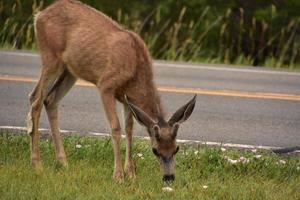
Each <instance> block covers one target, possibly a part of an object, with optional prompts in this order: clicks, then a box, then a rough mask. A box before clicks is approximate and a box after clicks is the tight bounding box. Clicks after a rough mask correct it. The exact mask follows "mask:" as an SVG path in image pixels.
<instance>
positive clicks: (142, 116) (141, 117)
mask: <svg viewBox="0 0 300 200" xmlns="http://www.w3.org/2000/svg"><path fill="white" fill-rule="evenodd" d="M125 101H126V103H127V106H128V107H129V110H130V111H131V113H132V114H133V116H134V118H135V119H136V121H137V122H138V123H140V124H141V125H143V126H145V127H147V128H152V127H153V126H154V125H155V124H156V123H155V122H154V121H153V119H151V117H149V116H148V115H147V114H146V113H145V112H144V111H142V109H140V108H139V107H137V106H136V105H134V104H132V103H131V102H129V100H128V99H127V97H126V96H125Z"/></svg>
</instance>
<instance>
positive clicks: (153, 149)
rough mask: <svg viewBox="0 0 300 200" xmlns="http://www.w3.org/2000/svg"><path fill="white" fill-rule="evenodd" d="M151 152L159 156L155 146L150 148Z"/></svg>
mask: <svg viewBox="0 0 300 200" xmlns="http://www.w3.org/2000/svg"><path fill="white" fill-rule="evenodd" d="M152 152H153V153H154V155H156V156H157V157H158V156H159V153H158V151H157V149H156V148H152Z"/></svg>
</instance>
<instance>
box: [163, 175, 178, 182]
mask: <svg viewBox="0 0 300 200" xmlns="http://www.w3.org/2000/svg"><path fill="white" fill-rule="evenodd" d="M174 180H175V176H174V174H171V175H164V177H163V181H164V182H172V181H174Z"/></svg>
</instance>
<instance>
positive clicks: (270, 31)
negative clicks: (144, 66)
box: [0, 0, 300, 68]
mask: <svg viewBox="0 0 300 200" xmlns="http://www.w3.org/2000/svg"><path fill="white" fill-rule="evenodd" d="M51 2H52V1H50V0H27V1H20V0H11V1H8V0H4V1H2V2H0V14H1V15H0V22H1V23H0V28H1V32H0V44H1V45H2V46H12V47H13V48H17V49H20V48H35V40H34V32H33V16H34V13H36V12H37V11H39V10H41V9H43V8H44V7H46V6H47V5H49V4H50V3H51ZM83 2H84V3H87V4H89V5H91V6H93V7H95V8H97V9H99V10H101V11H103V12H104V13H106V14H107V15H109V16H111V17H112V18H113V19H115V20H116V21H118V22H119V23H121V24H123V26H124V27H126V28H128V29H131V30H134V31H135V32H138V33H139V34H140V35H141V36H142V37H143V39H144V40H145V42H146V43H147V45H148V47H149V49H150V51H151V53H152V55H153V57H154V58H156V59H167V60H182V61H196V62H210V63H235V64H249V65H266V66H273V67H290V68H293V67H295V65H296V63H299V61H300V54H299V50H300V36H299V33H300V28H299V22H300V15H299V10H300V1H298V0H290V1H282V0H273V1H261V0H244V1H240V0H227V1H220V0H182V1H176V0H167V1H163V2H161V1H158V0H143V1H136V0H135V1H134V0H131V1H130V0H123V1H118V0H109V1H108V0H102V1H96V0H85V1H83Z"/></svg>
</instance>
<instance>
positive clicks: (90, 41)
mask: <svg viewBox="0 0 300 200" xmlns="http://www.w3.org/2000/svg"><path fill="white" fill-rule="evenodd" d="M36 32H37V39H38V41H39V40H43V41H47V44H46V45H47V48H50V49H51V50H52V51H53V52H54V53H55V54H56V55H57V56H58V57H60V58H61V60H62V61H63V62H65V64H66V65H67V66H68V69H69V70H70V71H71V73H73V74H74V75H75V76H77V77H80V78H82V79H85V80H87V81H90V82H93V83H95V84H97V83H98V82H99V80H100V79H101V77H102V76H103V74H105V73H108V72H111V74H113V72H119V73H127V74H128V75H131V76H133V75H134V74H135V68H136V66H137V65H138V64H139V63H140V62H145V61H146V62H150V58H149V54H148V51H147V49H146V48H145V45H144V43H143V42H142V40H141V39H140V38H139V37H138V36H137V35H136V34H134V33H131V32H129V31H126V30H124V29H122V28H121V27H120V26H119V25H118V24H117V23H116V22H114V21H113V20H111V19H110V18H108V17H107V16H105V15H104V14H102V13H101V12H99V11H97V10H95V9H93V8H91V7H88V6H86V5H84V4H82V3H80V2H77V1H73V0H61V1H57V2H56V3H54V4H53V5H51V6H49V7H48V8H47V9H45V10H44V11H42V12H41V13H40V14H39V15H38V16H37V18H36ZM39 43H40V44H41V43H42V42H39ZM141 47H142V48H141ZM42 48H43V47H41V45H40V49H42ZM141 51H142V52H141ZM149 65H150V63H149ZM147 67H149V66H147ZM148 70H149V69H148Z"/></svg>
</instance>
